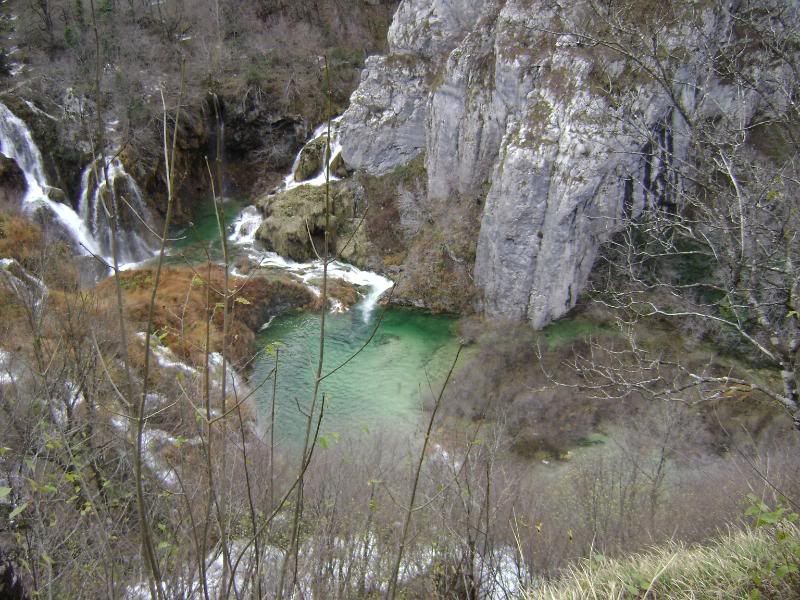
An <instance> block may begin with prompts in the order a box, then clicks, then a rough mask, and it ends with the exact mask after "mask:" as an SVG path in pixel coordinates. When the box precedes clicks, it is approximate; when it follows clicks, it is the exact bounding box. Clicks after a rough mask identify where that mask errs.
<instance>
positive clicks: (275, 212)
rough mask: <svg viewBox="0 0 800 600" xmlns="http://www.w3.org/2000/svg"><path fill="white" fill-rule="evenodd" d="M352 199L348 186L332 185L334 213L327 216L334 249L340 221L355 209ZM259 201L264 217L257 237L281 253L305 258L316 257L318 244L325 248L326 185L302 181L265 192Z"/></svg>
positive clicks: (303, 259) (331, 193)
mask: <svg viewBox="0 0 800 600" xmlns="http://www.w3.org/2000/svg"><path fill="white" fill-rule="evenodd" d="M353 202H354V198H353V193H352V191H351V190H350V188H349V187H348V186H343V185H339V186H337V185H331V191H330V209H331V215H330V217H329V219H328V225H329V239H330V241H331V244H332V246H331V250H333V249H334V248H335V244H336V238H337V230H338V226H339V223H341V222H343V221H344V220H345V219H347V218H349V217H350V216H351V215H352V213H353ZM257 204H258V206H259V208H261V210H262V211H263V212H264V215H265V219H264V222H263V223H262V224H261V227H260V228H259V230H258V233H257V234H256V237H258V238H259V239H260V240H262V241H264V242H266V244H267V245H268V246H270V247H271V248H273V249H274V250H275V251H276V252H277V253H278V254H280V255H282V256H286V257H289V258H291V259H293V260H301V261H305V260H311V259H313V258H315V256H316V255H315V253H314V249H315V248H316V250H317V252H322V248H323V244H324V240H325V187H324V186H319V187H315V186H310V185H303V186H300V187H296V188H294V189H291V190H288V191H285V192H281V193H279V194H275V195H274V196H265V197H263V198H261V199H259V200H258V201H257ZM309 234H310V235H309ZM312 241H313V245H312Z"/></svg>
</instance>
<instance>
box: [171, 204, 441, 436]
mask: <svg viewBox="0 0 800 600" xmlns="http://www.w3.org/2000/svg"><path fill="white" fill-rule="evenodd" d="M243 204H244V202H242V201H241V200H231V201H227V202H225V204H224V205H223V207H224V211H225V221H226V225H228V224H230V223H231V222H232V221H233V220H234V219H235V218H236V216H237V215H238V213H239V211H240V210H241V208H242V206H243ZM226 233H227V232H226ZM173 237H177V238H181V239H180V240H179V241H177V242H175V243H174V246H173V248H174V249H173V251H172V252H171V254H170V257H169V259H168V260H169V262H171V263H173V264H185V263H186V262H189V263H197V262H204V261H205V260H207V257H208V256H210V257H211V260H221V258H222V248H221V244H220V241H219V233H218V229H217V220H216V216H215V214H214V206H213V204H212V203H211V202H210V201H209V202H208V203H207V204H206V205H205V206H203V207H200V208H199V209H197V210H196V211H195V213H194V216H193V224H192V226H190V227H185V228H183V229H181V230H178V231H175V232H173ZM229 250H230V251H231V253H232V260H233V255H235V254H237V253H239V252H242V251H243V250H244V249H243V248H242V247H237V246H235V245H229ZM381 312H382V309H381V308H380V307H378V308H377V309H374V310H373V311H372V313H371V314H370V315H369V316H368V318H365V315H364V311H363V307H362V306H359V305H356V306H354V307H352V308H351V309H350V310H349V311H348V312H344V313H338V314H334V313H328V314H327V315H326V343H325V361H324V369H323V372H324V373H328V372H330V371H331V370H333V369H334V368H335V367H337V366H338V365H340V364H341V363H342V362H344V361H345V360H347V358H348V357H350V356H351V355H352V354H353V353H355V352H356V351H358V350H359V349H360V348H361V347H362V346H363V345H364V343H365V342H366V341H367V340H368V339H369V337H370V335H371V334H372V332H373V331H375V328H376V325H377V323H378V317H379V316H380V314H381ZM319 323H320V317H319V314H318V313H292V314H289V315H285V316H282V317H278V318H276V319H274V320H273V322H272V323H271V324H270V326H269V327H268V328H267V329H266V330H264V331H263V332H262V333H260V334H259V335H258V337H257V339H256V349H259V350H260V349H264V348H266V347H267V346H269V347H271V348H274V347H277V348H278V356H279V361H280V362H279V370H278V382H277V394H276V398H277V401H276V404H275V415H276V417H275V439H276V442H278V443H281V444H283V445H284V446H286V447H293V448H297V447H299V446H301V445H302V442H303V437H304V435H305V429H306V417H305V416H304V415H303V414H302V412H301V411H306V412H307V411H308V408H309V406H310V403H311V397H312V394H313V381H314V373H315V369H316V366H317V360H318V353H319ZM454 326H455V319H454V318H453V317H449V316H442V315H431V314H428V313H424V312H421V311H414V310H408V309H401V308H390V309H388V310H386V311H385V312H384V313H383V318H382V319H381V322H380V326H379V327H378V329H377V331H376V333H375V335H374V337H373V338H372V341H371V342H370V343H369V345H367V346H366V348H364V350H363V351H362V352H361V353H359V355H358V356H357V357H356V358H355V359H353V360H352V361H351V362H349V363H348V364H347V365H346V366H344V367H343V368H341V369H340V370H338V371H337V372H336V373H334V374H333V375H331V376H330V377H329V378H327V379H325V381H324V382H323V383H322V386H321V388H320V395H319V397H320V399H321V397H322V394H323V393H324V394H325V398H326V403H325V412H324V417H323V421H322V426H321V432H322V433H323V435H325V436H326V441H329V442H331V443H332V442H333V441H335V440H337V439H342V438H345V437H353V436H360V435H367V434H370V433H374V432H381V431H386V430H390V431H392V432H395V433H399V434H401V435H402V434H410V433H412V432H413V431H414V430H415V429H416V428H417V426H418V424H419V421H420V416H421V415H422V414H423V413H422V409H423V406H425V407H428V408H430V406H431V404H432V393H431V388H433V390H434V392H435V393H438V391H439V389H440V388H441V385H442V383H443V381H444V378H445V376H446V374H447V370H448V369H449V368H450V365H451V363H452V360H453V357H454V356H455V353H456V349H457V342H456V339H455V336H454V335H453V328H454ZM274 365H275V353H274V352H261V353H260V354H259V357H258V359H257V360H256V361H255V363H254V366H253V369H252V372H250V373H248V376H249V382H250V386H251V387H257V386H258V385H259V383H260V382H262V381H263V380H264V379H265V378H266V377H267V375H268V374H269V373H270V371H271V370H272V368H273V367H274ZM254 400H255V404H256V406H257V409H258V419H259V428H260V430H261V431H262V432H266V431H268V429H269V423H270V419H271V417H270V415H271V403H272V381H271V380H270V381H269V382H267V383H266V385H263V386H262V387H259V388H258V389H257V390H256V392H255V394H254ZM298 406H299V408H298Z"/></svg>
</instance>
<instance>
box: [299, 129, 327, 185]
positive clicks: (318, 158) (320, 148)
mask: <svg viewBox="0 0 800 600" xmlns="http://www.w3.org/2000/svg"><path fill="white" fill-rule="evenodd" d="M325 142H326V140H325V136H322V137H318V138H317V139H315V140H312V141H310V142H309V143H307V144H306V145H305V146H304V147H303V149H302V150H301V151H300V160H298V161H297V168H296V169H295V170H294V180H295V181H297V182H298V183H299V182H301V181H308V180H309V179H312V178H313V177H314V176H315V175H316V174H317V173H319V172H320V171H321V170H322V167H323V164H324V161H325V146H326V143H325Z"/></svg>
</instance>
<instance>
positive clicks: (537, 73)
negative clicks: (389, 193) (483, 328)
mask: <svg viewBox="0 0 800 600" xmlns="http://www.w3.org/2000/svg"><path fill="white" fill-rule="evenodd" d="M645 4H648V2H647V1H646V0H632V1H631V2H630V5H631V6H630V7H629V8H630V9H631V11H632V12H631V15H630V18H632V19H642V20H643V21H646V19H647V18H648V17H647V15H646V13H644V11H646V10H650V9H652V8H653V7H652V6H651V7H650V9H648V8H647V7H646V6H644V5H645ZM639 5H641V6H639ZM727 8H729V7H727ZM727 8H726V6H722V5H721V4H719V3H717V4H716V5H713V6H712V5H710V4H709V5H697V6H695V7H693V8H686V9H685V10H684V9H682V10H684V12H683V13H681V15H680V16H679V17H676V18H675V19H673V23H672V27H673V29H672V30H669V31H666V32H661V33H659V43H660V44H662V45H663V52H665V53H666V56H667V57H668V58H667V59H666V60H668V61H669V65H668V67H669V69H671V71H670V72H669V77H670V78H671V80H670V84H669V85H663V82H661V81H659V79H658V77H657V76H653V73H656V71H654V70H652V68H651V65H650V64H649V63H648V60H650V59H649V58H648V57H647V56H646V55H645V56H636V55H635V54H634V51H639V50H638V49H636V48H634V51H632V52H631V54H630V55H629V56H626V54H625V52H624V49H625V46H624V43H625V42H624V41H622V42H620V47H619V48H613V47H611V46H610V45H608V44H605V45H604V44H602V43H597V39H599V38H600V36H602V35H604V34H605V33H606V32H604V31H603V30H602V23H600V25H597V24H596V23H595V22H596V21H598V20H599V19H598V17H597V16H596V15H594V16H592V13H591V12H590V11H589V4H588V3H584V2H574V3H570V4H569V5H564V4H563V3H562V4H558V3H555V2H550V1H548V0H540V1H532V0H486V1H483V2H467V1H463V2H460V1H458V0H450V1H447V0H404V1H403V2H402V3H401V4H400V6H399V8H398V10H397V13H396V14H395V17H394V22H393V24H392V26H391V28H390V30H389V36H388V37H389V54H388V55H387V56H380V57H372V58H370V59H369V60H368V61H367V65H366V68H365V70H364V73H363V74H362V79H361V85H360V86H359V88H358V89H357V90H356V92H355V93H354V94H353V96H352V98H351V106H350V108H349V109H348V110H347V112H346V113H345V115H344V118H343V120H342V124H341V132H342V133H341V140H342V145H343V150H342V153H343V156H344V159H345V161H346V162H347V163H348V165H349V166H351V167H354V168H357V169H361V170H363V171H366V172H367V173H369V174H371V175H375V176H380V175H383V174H385V173H387V172H389V171H391V170H392V169H395V168H397V167H398V166H400V165H404V164H406V163H407V162H408V161H409V160H410V159H412V158H414V157H416V156H419V155H424V157H425V169H426V173H427V195H426V198H425V200H424V206H423V207H422V210H423V212H426V213H427V214H429V215H431V216H432V219H433V220H434V222H437V223H438V221H437V219H441V218H445V219H446V220H447V222H446V223H439V225H440V227H439V229H440V231H443V232H447V231H449V230H451V229H452V228H453V227H455V228H456V229H458V231H459V234H466V235H472V236H474V238H475V239H477V247H475V248H474V255H470V251H469V248H466V250H465V252H464V254H463V255H462V256H460V257H456V258H457V261H456V262H458V260H461V261H469V262H470V264H469V276H470V278H471V283H474V286H475V288H476V289H475V292H476V293H475V302H474V307H475V308H477V309H478V310H482V311H484V312H485V313H486V314H487V315H488V316H491V317H495V318H501V319H511V320H523V319H526V320H528V321H529V322H530V323H531V324H532V325H533V326H534V327H537V328H538V327H542V326H544V325H546V324H547V323H548V322H550V321H551V320H553V319H556V318H558V317H560V316H562V315H563V314H564V313H566V312H567V311H568V310H569V309H570V308H572V307H573V306H574V305H575V303H576V301H577V299H578V297H579V295H580V293H581V292H582V290H583V289H584V287H585V285H586V282H587V278H588V276H589V274H590V271H591V268H592V265H593V263H594V261H595V259H596V256H597V252H598V249H599V247H600V245H601V244H602V243H603V242H605V241H606V240H607V239H608V238H609V236H610V235H611V234H612V233H613V232H615V231H617V230H618V229H619V227H620V225H621V224H622V223H623V222H624V219H625V217H626V216H631V215H633V214H637V213H638V212H640V211H641V210H642V209H643V207H645V206H648V205H650V204H653V203H654V202H656V203H657V202H663V201H666V200H668V199H666V198H665V193H666V192H665V190H666V189H667V186H666V185H665V182H666V181H667V180H668V179H669V178H670V177H671V175H670V169H671V167H670V164H671V163H672V164H674V162H675V161H680V160H685V159H686V158H687V146H688V144H687V140H688V126H687V124H686V123H687V121H686V120H685V117H686V116H687V115H686V113H685V112H681V111H679V110H674V109H673V108H672V107H673V106H674V105H675V104H676V103H677V104H680V105H681V106H682V107H683V108H684V109H686V110H689V111H697V112H698V113H705V114H703V115H702V117H703V118H706V117H708V116H713V114H712V113H713V112H715V111H721V110H725V108H724V107H725V106H726V104H727V105H728V106H729V107H730V102H729V101H726V98H729V97H730V92H731V90H730V89H726V86H725V85H724V84H722V83H720V82H719V81H717V80H716V79H714V74H713V72H712V71H711V66H710V65H711V64H712V61H710V60H705V59H706V58H707V57H705V56H704V55H703V51H702V49H703V48H704V47H705V46H707V45H708V44H707V43H708V41H709V39H713V38H714V37H715V36H718V35H723V34H724V33H725V32H726V31H729V25H730V24H729V22H725V19H726V15H728V14H729V13H728V12H727ZM639 11H642V14H639ZM626 18H628V17H626ZM728 18H729V17H728ZM592 19H594V21H593V20H592ZM586 23H590V24H591V23H595V27H596V29H591V27H592V25H589V26H587V25H585V24H586ZM646 25H647V23H646V22H645V23H644V24H643V25H642V30H645V28H646ZM637 26H638V25H635V24H634V25H632V26H631V27H634V28H635V27H637ZM586 27H589V29H586ZM575 31H582V32H583V33H582V34H580V35H578V34H575V33H572V32H575ZM594 35H596V36H598V37H597V38H593V37H592V36H594ZM634 41H636V40H634ZM637 43H638V42H637ZM620 48H622V50H623V51H620ZM643 51H645V52H646V48H644V50H643ZM659 51H662V48H659ZM676 57H684V58H683V59H681V60H684V64H682V65H679V66H677V67H676V60H679V58H676ZM648 69H651V70H648ZM738 106H739V110H743V111H744V112H745V113H748V114H752V112H753V106H752V105H751V103H748V102H744V103H742V102H739V104H738ZM742 107H744V108H742ZM672 183H674V182H672ZM476 206H477V207H478V210H477V218H475V217H473V216H471V215H473V214H474V213H475V207H476ZM398 210H399V212H400V218H401V219H403V218H404V215H403V208H402V205H400V206H399V207H398ZM416 210H419V209H418V208H417V209H416ZM437 215H438V216H437ZM454 224H455V225H454ZM415 239H416V238H414V239H411V240H409V244H410V247H411V249H412V250H411V252H409V256H412V255H414V252H413V248H414V244H415ZM416 258H417V259H419V258H420V257H419V256H417V257H416ZM406 267H407V268H411V269H416V268H419V266H418V265H411V264H409V262H408V261H407V262H406Z"/></svg>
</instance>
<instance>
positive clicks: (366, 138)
mask: <svg viewBox="0 0 800 600" xmlns="http://www.w3.org/2000/svg"><path fill="white" fill-rule="evenodd" d="M427 76H428V70H427V67H426V66H425V64H424V63H422V62H421V61H420V60H418V59H417V58H416V57H414V56H413V55H399V56H398V55H395V56H388V57H386V56H373V57H370V58H368V59H367V61H366V65H365V66H364V72H363V73H362V75H361V84H360V85H359V86H358V89H357V90H356V91H355V92H353V95H352V96H351V98H350V108H348V109H347V111H346V112H345V113H344V117H343V118H342V123H341V125H340V133H339V136H340V140H341V143H342V156H343V158H344V160H345V162H346V163H347V164H348V165H350V166H351V167H353V168H355V169H364V170H365V171H367V172H368V173H370V174H373V175H382V174H383V173H387V172H389V171H391V170H392V169H394V168H395V167H398V166H400V165H403V164H405V163H407V162H408V161H410V160H411V159H413V158H414V157H415V156H417V155H418V154H419V153H420V152H421V151H422V149H423V147H424V146H425V120H426V117H427V106H426V104H427V85H426V82H425V80H426V78H427Z"/></svg>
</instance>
